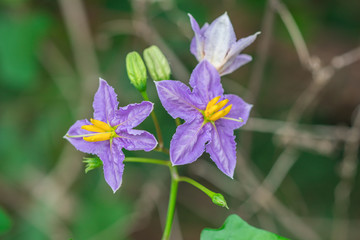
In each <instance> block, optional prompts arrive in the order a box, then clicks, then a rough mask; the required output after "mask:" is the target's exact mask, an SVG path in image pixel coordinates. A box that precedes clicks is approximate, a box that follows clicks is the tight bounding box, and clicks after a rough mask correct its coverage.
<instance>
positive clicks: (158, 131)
mask: <svg viewBox="0 0 360 240" xmlns="http://www.w3.org/2000/svg"><path fill="white" fill-rule="evenodd" d="M140 93H141V96H142V97H143V99H144V100H145V101H149V97H148V95H147V92H146V91H141V92H140ZM150 115H151V118H152V120H153V122H154V126H155V131H156V136H157V139H158V143H159V146H158V148H159V150H160V151H162V150H163V149H164V140H163V137H162V134H161V129H160V124H159V121H158V119H157V117H156V114H155V112H154V111H152V112H151V114H150Z"/></svg>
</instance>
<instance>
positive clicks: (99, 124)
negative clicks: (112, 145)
mask: <svg viewBox="0 0 360 240" xmlns="http://www.w3.org/2000/svg"><path fill="white" fill-rule="evenodd" d="M90 122H91V123H92V124H94V125H95V126H96V127H98V128H101V129H104V132H109V131H111V130H112V129H111V127H110V125H109V124H107V123H105V122H103V121H100V120H96V119H92V118H91V119H90Z"/></svg>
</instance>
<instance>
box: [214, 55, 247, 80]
mask: <svg viewBox="0 0 360 240" xmlns="http://www.w3.org/2000/svg"><path fill="white" fill-rule="evenodd" d="M251 60H252V57H251V56H249V55H247V54H240V55H238V56H236V57H235V58H234V59H231V60H229V61H227V62H226V63H225V65H224V66H223V67H222V68H221V69H219V73H220V76H224V75H226V74H230V73H232V72H233V71H235V70H236V69H238V68H239V67H241V66H242V65H245V64H246V63H248V62H250V61H251Z"/></svg>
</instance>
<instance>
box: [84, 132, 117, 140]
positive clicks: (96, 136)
mask: <svg viewBox="0 0 360 240" xmlns="http://www.w3.org/2000/svg"><path fill="white" fill-rule="evenodd" d="M111 135H112V133H111V132H104V133H96V134H94V135H93V136H90V137H83V139H84V140H85V141H88V142H100V141H106V140H109V139H110V138H111Z"/></svg>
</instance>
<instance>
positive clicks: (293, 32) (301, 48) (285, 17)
mask: <svg viewBox="0 0 360 240" xmlns="http://www.w3.org/2000/svg"><path fill="white" fill-rule="evenodd" d="M271 4H272V5H273V7H274V8H275V9H276V11H277V12H278V13H279V15H280V18H281V20H282V21H283V23H284V24H285V26H286V29H287V30H288V32H289V34H290V37H291V39H292V41H293V43H294V47H295V49H296V52H297V54H298V56H299V60H300V62H301V64H302V65H303V66H304V67H305V68H306V69H309V70H311V71H312V70H313V69H314V65H313V63H312V58H311V56H310V53H309V50H308V48H307V46H306V43H305V40H304V38H303V36H302V34H301V32H300V30H299V27H298V26H297V24H296V22H295V19H294V17H293V16H292V15H291V14H290V12H289V10H288V9H287V7H286V6H285V5H284V4H283V3H282V2H281V1H280V0H271Z"/></svg>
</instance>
